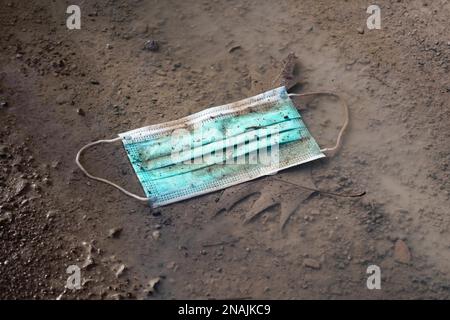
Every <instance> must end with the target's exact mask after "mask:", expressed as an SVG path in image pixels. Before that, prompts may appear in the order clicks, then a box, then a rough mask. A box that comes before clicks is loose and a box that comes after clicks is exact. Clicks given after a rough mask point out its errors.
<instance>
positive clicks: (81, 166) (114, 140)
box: [75, 137, 149, 201]
mask: <svg viewBox="0 0 450 320" xmlns="http://www.w3.org/2000/svg"><path fill="white" fill-rule="evenodd" d="M120 139H121V138H120V137H117V138H115V139H110V140H97V141H94V142H91V143H88V144H87V145H85V146H84V147H82V148H81V149H80V151H78V153H77V156H76V158H75V162H76V164H77V166H78V167H79V168H80V169H81V171H83V173H84V174H85V175H87V176H88V177H89V178H91V179H94V180H97V181H100V182H104V183H107V184H109V185H111V186H113V187H115V188H117V189H119V190H120V191H122V192H123V193H125V194H126V195H127V196H130V197H132V198H135V199H137V200H140V201H148V200H149V198H146V197H140V196H138V195H136V194H134V193H132V192H129V191H127V190H125V189H124V188H122V187H120V186H118V185H117V184H115V183H114V182H111V181H109V180H107V179H103V178H100V177H96V176H94V175H92V174H90V173H89V172H87V170H86V169H85V168H84V167H83V165H82V164H81V163H80V156H81V154H82V153H83V151H84V150H86V149H88V148H90V147H92V146H95V145H97V144H100V143H111V142H116V141H119V140H120Z"/></svg>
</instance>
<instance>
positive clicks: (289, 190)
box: [215, 175, 315, 231]
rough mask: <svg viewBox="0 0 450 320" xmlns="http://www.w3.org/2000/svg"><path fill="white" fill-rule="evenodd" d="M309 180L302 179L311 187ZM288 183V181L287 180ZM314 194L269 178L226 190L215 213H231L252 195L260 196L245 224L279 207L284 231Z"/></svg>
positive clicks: (281, 227)
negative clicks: (294, 214)
mask: <svg viewBox="0 0 450 320" xmlns="http://www.w3.org/2000/svg"><path fill="white" fill-rule="evenodd" d="M302 176H303V175H302ZM305 180H306V181H305ZM308 180H311V179H310V177H309V179H302V181H303V183H305V185H311V183H307V182H308ZM286 181H288V180H287V179H286ZM314 193H315V191H312V190H306V189H302V188H299V187H298V186H293V185H290V184H289V183H285V182H282V181H280V180H274V179H271V177H267V178H264V179H262V180H261V181H257V182H254V183H249V184H243V185H238V186H235V187H231V188H228V189H226V190H225V191H224V192H223V193H222V195H221V197H220V199H219V201H218V202H217V205H216V210H215V213H216V215H217V214H219V213H221V212H223V211H224V210H226V211H230V210H232V209H233V207H234V206H235V205H236V204H238V203H240V202H242V201H246V200H247V199H248V198H250V196H252V195H258V196H259V197H258V198H257V199H256V200H255V202H254V203H253V205H252V206H251V208H250V210H249V211H248V212H247V213H246V214H245V220H244V222H245V223H248V222H252V221H254V220H256V218H257V217H258V216H259V215H260V214H262V213H263V212H264V211H265V210H267V209H269V208H273V207H275V206H278V207H279V208H280V231H282V230H283V228H284V227H285V225H286V223H287V221H288V220H289V218H290V216H291V215H292V214H293V213H294V212H296V211H297V209H298V208H299V207H300V206H301V205H302V204H303V203H304V202H305V201H307V200H308V199H309V198H310V197H311V196H313V194H314Z"/></svg>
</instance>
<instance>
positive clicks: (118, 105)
mask: <svg viewBox="0 0 450 320" xmlns="http://www.w3.org/2000/svg"><path fill="white" fill-rule="evenodd" d="M69 4H79V5H80V7H81V14H82V16H81V29H80V30H68V29H67V27H66V21H65V20H66V18H67V16H68V15H67V14H66V13H65V11H66V8H67V6H68V5H69ZM370 4H373V3H371V2H367V1H356V0H349V1H333V2H331V1H316V0H305V1H294V0H282V1H278V2H276V4H275V2H273V1H260V0H258V1H256V0H252V1H234V0H229V1H167V0H165V1H162V0H161V1H157V0H153V1H152V0H148V1H137V0H135V1H112V0H110V1H105V0H95V1H71V2H70V3H69V2H66V1H61V0H57V1H17V0H4V1H1V3H0V23H1V32H0V44H1V54H0V68H1V69H0V100H1V101H0V164H1V169H0V297H1V298H13V299H18V298H37V299H56V298H60V299H73V298H75V299H121V298H124V299H127V298H136V299H171V298H194V299H197V298H253V299H255V298H263V299H266V298H268V299H279V298H283V299H311V298H313V299H315V298H318V299H344V298H356V299H396V298H400V299H411V298H432V299H448V298H449V297H450V250H449V249H450V215H449V207H450V180H449V173H450V171H449V164H450V153H449V151H450V126H449V124H450V109H449V107H450V104H449V101H450V77H449V67H450V60H449V56H450V26H449V19H450V4H449V3H448V2H447V1H444V0H438V1H425V0H424V1H421V0H420V1H419V0H416V1H401V0H397V1H378V2H377V3H376V4H378V5H379V6H380V7H381V17H382V25H381V29H380V30H368V29H367V27H366V19H367V17H368V16H369V15H368V14H367V13H366V9H367V7H368V6H369V5H370ZM149 39H154V40H157V41H158V43H159V50H158V51H149V50H143V47H144V44H145V42H146V41H147V40H149ZM291 52H293V53H295V55H296V56H297V57H298V63H299V67H298V73H297V78H298V79H297V80H298V81H299V83H300V84H299V85H298V86H297V87H296V88H294V90H293V91H294V92H308V91H318V90H334V91H337V92H340V93H341V94H342V95H343V96H344V97H345V98H346V99H347V101H348V103H349V107H350V113H351V120H350V127H349V129H348V131H347V133H346V135H345V137H344V141H343V146H342V149H341V150H340V151H339V152H338V153H337V154H336V155H335V156H333V157H328V158H326V159H322V160H317V161H314V162H311V163H309V164H306V165H302V166H299V167H296V168H292V169H289V170H286V171H283V172H281V173H279V174H278V175H276V176H274V177H276V178H278V179H283V180H286V181H293V182H296V183H298V184H302V185H306V186H311V187H315V188H320V189H323V190H330V191H334V192H341V193H345V192H354V191H360V190H363V191H365V192H366V195H365V196H364V197H361V198H355V199H348V198H339V197H333V196H328V195H324V194H312V195H309V196H308V195H305V190H301V189H298V188H286V186H285V185H283V186H282V185H280V182H278V181H275V180H274V179H273V178H274V177H267V178H263V179H259V180H256V181H255V182H252V183H246V184H243V185H240V186H237V187H233V188H230V190H228V193H230V192H231V193H232V192H235V193H236V192H237V193H242V196H244V195H245V194H248V193H249V192H248V191H249V190H253V191H254V192H256V193H255V194H252V195H250V196H249V197H247V198H245V199H243V200H242V201H238V203H237V204H236V205H234V206H232V208H230V210H222V211H221V212H219V214H216V213H217V207H218V204H220V205H223V204H224V201H225V202H226V201H227V200H223V197H224V194H223V193H222V192H216V193H213V194H209V195H205V196H201V197H198V198H195V199H191V200H187V201H183V202H180V203H176V204H173V205H168V206H165V207H162V208H159V209H156V210H152V209H150V208H149V207H148V206H146V205H143V204H142V203H139V202H137V201H136V200H134V199H131V198H129V197H127V196H125V195H123V194H121V193H120V192H119V191H117V190H115V189H113V188H111V187H109V186H107V185H104V184H101V183H97V182H95V181H92V180H89V179H87V178H86V177H85V176H84V175H83V174H82V173H81V171H80V170H79V169H78V168H77V167H76V165H75V162H74V157H75V154H76V152H77V151H78V149H79V148H80V147H81V146H83V145H84V144H86V143H88V142H90V141H93V140H97V139H102V138H107V139H109V138H113V137H115V136H116V135H117V134H118V133H120V132H124V131H128V130H131V129H135V128H139V127H141V126H144V125H149V124H155V123H160V122H164V121H168V120H174V119H177V118H180V117H183V116H186V115H189V114H192V113H194V112H197V111H200V110H203V109H205V108H206V107H210V106H214V105H221V104H224V103H229V102H232V101H236V100H240V99H243V98H246V97H249V96H252V95H255V94H258V93H261V92H263V91H266V90H269V89H271V88H273V87H274V86H275V83H274V79H276V77H277V75H278V74H279V72H280V70H281V68H282V61H283V59H284V58H285V57H286V56H287V55H288V54H289V53H291ZM295 102H296V104H297V105H298V107H299V108H300V110H301V112H302V115H303V116H304V118H305V122H306V123H307V125H308V127H309V128H310V130H311V132H312V133H313V136H314V137H315V138H316V139H317V140H318V142H319V144H320V145H329V144H331V143H332V142H333V138H334V137H335V135H336V132H337V130H338V126H339V122H340V121H341V119H342V114H341V113H340V110H339V109H338V108H337V107H336V104H335V103H333V102H332V101H328V100H326V99H316V100H310V99H309V100H306V99H295ZM83 160H84V162H85V163H86V165H87V167H88V169H89V170H91V171H92V172H96V173H98V174H101V175H102V176H105V177H108V178H109V179H111V180H113V181H116V182H118V183H120V184H122V185H124V186H126V187H127V188H129V189H131V190H133V191H134V192H136V193H139V194H142V190H141V188H140V186H139V183H138V181H137V179H136V177H135V175H134V173H133V171H132V168H131V166H130V164H129V162H128V160H127V158H126V154H125V152H124V150H123V147H122V146H121V145H120V143H117V144H111V145H108V146H101V147H98V148H95V149H94V150H92V151H90V152H88V153H87V154H86V156H85V157H84V158H83ZM258 192H259V193H258ZM261 196H262V197H269V198H271V199H274V201H273V203H274V204H275V205H273V206H271V207H270V208H268V209H267V210H265V211H264V212H262V213H261V214H260V215H258V216H257V217H255V219H253V220H251V221H250V222H249V223H244V220H245V215H246V213H248V212H249V210H250V208H251V207H252V204H253V203H254V202H255V201H256V200H257V199H258V197H261ZM221 198H222V199H221ZM229 199H233V197H230V198H229ZM298 199H301V200H302V201H301V203H300V205H299V207H298V208H297V210H295V212H294V214H292V215H291V217H290V219H289V220H288V221H287V223H286V225H285V227H284V228H283V229H282V230H280V210H281V204H283V203H284V204H286V203H289V201H298ZM237 200H239V199H238V198H236V197H235V198H234V199H233V202H235V201H237ZM229 201H231V200H229ZM230 205H231V204H230V203H226V204H225V205H224V206H230ZM372 264H374V265H377V266H379V267H380V268H381V278H382V282H381V290H368V289H367V287H366V279H367V277H368V275H367V274H366V269H367V267H368V266H369V265H372ZM69 265H77V266H79V267H80V268H81V277H82V288H81V289H80V290H68V289H65V285H66V280H67V277H68V276H69V274H67V273H66V269H67V267H68V266H69Z"/></svg>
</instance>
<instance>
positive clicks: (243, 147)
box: [76, 87, 348, 208]
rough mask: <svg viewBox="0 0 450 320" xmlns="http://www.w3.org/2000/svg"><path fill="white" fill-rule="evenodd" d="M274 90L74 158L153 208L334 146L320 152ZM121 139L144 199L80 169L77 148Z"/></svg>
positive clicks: (321, 154) (309, 158)
mask: <svg viewBox="0 0 450 320" xmlns="http://www.w3.org/2000/svg"><path fill="white" fill-rule="evenodd" d="M314 94H331V95H335V94H333V93H327V92H320V93H307V94H288V93H287V91H286V89H285V87H280V88H277V89H273V90H270V91H267V92H265V93H262V94H259V95H257V96H254V97H250V98H247V99H244V100H241V101H238V102H234V103H230V104H226V105H222V106H218V107H213V108H209V109H206V110H203V111H201V112H198V113H195V114H192V115H190V116H187V117H184V118H181V119H179V120H174V121H169V122H165V123H161V124H155V125H150V126H147V127H143V128H139V129H135V130H131V131H127V132H124V133H120V134H119V136H118V137H117V138H115V139H111V140H98V141H95V142H92V143H89V144H87V145H85V146H84V147H83V148H81V149H80V151H79V152H78V154H77V156H76V163H77V164H78V166H79V167H80V168H81V170H82V171H83V172H84V173H85V174H86V175H87V176H88V177H90V178H92V179H95V180H98V181H102V182H105V183H108V184H110V185H112V186H114V187H116V188H117V189H119V190H120V191H122V192H124V193H125V194H127V195H129V196H132V197H133V198H135V199H138V200H141V201H147V202H149V204H150V205H151V206H152V207H153V208H156V207H159V206H164V205H167V204H170V203H173V202H177V201H180V200H184V199H188V198H192V197H195V196H199V195H202V194H206V193H210V192H213V191H217V190H221V189H224V188H227V187H230V186H233V185H236V184H239V183H243V182H246V181H249V180H253V179H256V178H259V177H261V176H266V175H271V174H275V173H277V172H278V171H280V170H283V169H286V168H289V167H293V166H297V165H300V164H303V163H306V162H309V161H313V160H316V159H320V158H323V157H325V154H324V152H326V151H333V150H335V149H336V148H338V146H339V145H340V140H341V136H342V133H343V132H344V130H345V127H346V126H347V122H348V110H347V108H346V105H345V104H343V105H344V106H345V108H344V109H345V116H346V121H345V122H344V125H343V126H342V128H341V130H340V132H339V134H338V137H337V139H336V144H335V146H334V147H331V148H324V149H321V148H320V147H319V145H318V144H317V142H316V141H315V139H314V138H313V137H312V135H311V133H310V132H309V131H308V129H307V127H306V125H305V123H304V122H303V120H302V117H301V115H300V113H299V112H298V110H297V108H296V107H295V106H294V104H293V102H292V100H291V98H290V97H291V96H306V95H314ZM120 140H121V141H122V143H123V146H124V148H125V150H126V152H127V155H128V158H129V161H130V163H131V165H132V166H133V169H134V172H135V174H136V175H137V178H138V179H139V181H140V183H141V185H142V188H143V191H144V193H145V197H142V196H139V195H136V194H133V193H131V192H129V191H127V190H125V189H124V188H122V187H120V186H118V185H117V184H115V183H113V182H111V181H109V180H107V179H104V178H100V177H97V176H94V175H92V174H90V173H88V172H87V171H86V169H85V168H84V167H83V166H82V165H81V163H80V156H81V154H82V152H83V151H84V150H85V149H87V148H89V147H91V146H94V145H97V144H100V143H110V142H115V141H120Z"/></svg>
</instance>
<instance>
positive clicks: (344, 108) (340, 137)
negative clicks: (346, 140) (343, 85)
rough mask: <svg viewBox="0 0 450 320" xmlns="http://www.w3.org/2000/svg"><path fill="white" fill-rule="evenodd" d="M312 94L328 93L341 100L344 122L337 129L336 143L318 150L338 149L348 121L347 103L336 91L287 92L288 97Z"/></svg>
mask: <svg viewBox="0 0 450 320" xmlns="http://www.w3.org/2000/svg"><path fill="white" fill-rule="evenodd" d="M313 95H329V96H334V97H337V98H338V99H339V100H341V103H342V108H343V110H344V123H343V124H342V127H341V130H339V134H338V136H337V139H336V144H335V145H334V146H333V147H331V148H324V149H321V150H320V151H321V152H324V151H335V150H336V149H338V148H339V147H340V146H341V140H342V136H343V134H344V132H345V130H346V129H347V126H348V122H349V112H348V105H347V103H346V102H345V100H344V99H343V98H342V97H341V96H340V95H338V94H337V93H334V92H328V91H318V92H308V93H289V94H288V96H289V97H306V96H313Z"/></svg>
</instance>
